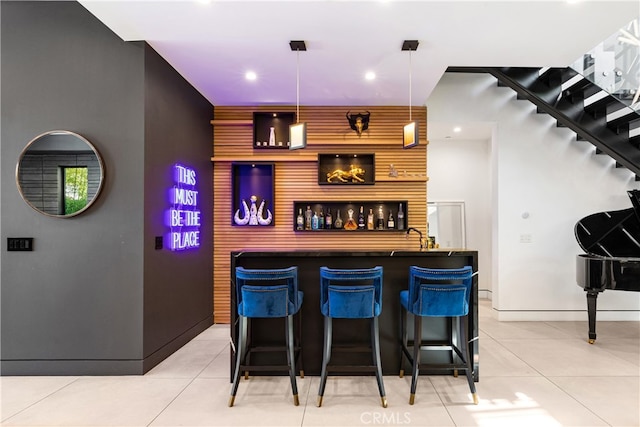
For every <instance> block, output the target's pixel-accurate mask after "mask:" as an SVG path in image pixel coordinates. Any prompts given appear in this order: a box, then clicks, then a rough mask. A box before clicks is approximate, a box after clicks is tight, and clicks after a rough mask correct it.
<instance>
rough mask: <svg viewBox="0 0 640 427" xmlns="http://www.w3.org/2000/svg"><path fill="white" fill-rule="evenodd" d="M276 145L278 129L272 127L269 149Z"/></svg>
mask: <svg viewBox="0 0 640 427" xmlns="http://www.w3.org/2000/svg"><path fill="white" fill-rule="evenodd" d="M275 145H276V128H274V127H273V126H271V127H270V128H269V147H275Z"/></svg>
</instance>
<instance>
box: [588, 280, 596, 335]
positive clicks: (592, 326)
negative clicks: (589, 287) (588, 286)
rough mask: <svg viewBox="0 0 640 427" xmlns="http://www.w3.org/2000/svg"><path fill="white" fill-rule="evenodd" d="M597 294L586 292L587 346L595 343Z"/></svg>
mask: <svg viewBox="0 0 640 427" xmlns="http://www.w3.org/2000/svg"><path fill="white" fill-rule="evenodd" d="M597 299H598V292H591V291H587V312H588V315H589V344H593V343H594V342H595V341H596V301H597Z"/></svg>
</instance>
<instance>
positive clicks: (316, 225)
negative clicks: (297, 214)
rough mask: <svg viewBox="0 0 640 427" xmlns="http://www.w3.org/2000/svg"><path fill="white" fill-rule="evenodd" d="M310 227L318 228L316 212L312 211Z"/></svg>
mask: <svg viewBox="0 0 640 427" xmlns="http://www.w3.org/2000/svg"><path fill="white" fill-rule="evenodd" d="M311 229H312V230H317V229H318V212H314V213H313V216H312V217H311Z"/></svg>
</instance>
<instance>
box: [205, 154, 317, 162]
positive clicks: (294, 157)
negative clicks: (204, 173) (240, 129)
mask: <svg viewBox="0 0 640 427" xmlns="http://www.w3.org/2000/svg"><path fill="white" fill-rule="evenodd" d="M211 161H212V162H214V163H216V162H317V161H318V156H317V155H316V154H299V153H291V154H288V155H287V154H283V155H273V156H269V155H265V156H260V155H256V156H244V157H243V156H213V157H211Z"/></svg>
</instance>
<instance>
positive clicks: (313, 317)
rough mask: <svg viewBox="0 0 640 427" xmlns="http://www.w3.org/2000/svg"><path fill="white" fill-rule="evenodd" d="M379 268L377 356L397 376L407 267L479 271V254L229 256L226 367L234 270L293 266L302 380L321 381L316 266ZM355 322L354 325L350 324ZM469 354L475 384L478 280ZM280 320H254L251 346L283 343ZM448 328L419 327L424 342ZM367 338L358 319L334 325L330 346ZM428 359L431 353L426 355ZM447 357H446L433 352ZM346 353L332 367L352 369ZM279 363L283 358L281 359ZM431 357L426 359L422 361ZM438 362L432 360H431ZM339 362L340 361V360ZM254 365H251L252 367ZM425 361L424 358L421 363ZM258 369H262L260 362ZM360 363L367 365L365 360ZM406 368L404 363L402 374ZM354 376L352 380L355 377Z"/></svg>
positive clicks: (436, 321)
mask: <svg viewBox="0 0 640 427" xmlns="http://www.w3.org/2000/svg"><path fill="white" fill-rule="evenodd" d="M378 265H379V266H382V267H383V268H384V279H383V291H382V314H381V315H380V318H379V324H380V351H381V358H382V370H383V373H384V374H385V375H393V374H396V375H397V374H398V373H399V369H400V344H399V343H400V297H399V294H400V291H401V290H404V289H407V286H408V280H409V267H410V266H412V265H417V266H419V267H429V268H458V267H463V266H465V265H470V266H471V267H472V268H473V271H474V272H477V271H478V252H477V251H473V250H465V249H459V250H458V249H455V250H444V249H428V250H421V251H407V250H402V251H392V250H389V251H381V250H375V251H362V250H360V251H347V250H345V251H338V250H335V251H334V250H331V251H309V250H301V251H255V252H254V251H246V252H232V253H231V325H232V328H231V338H232V340H233V344H234V345H233V346H232V349H231V367H232V368H233V364H234V361H235V354H234V351H233V348H235V343H236V340H237V334H238V330H237V319H238V315H237V309H236V295H235V267H244V268H284V267H291V266H298V288H299V290H301V291H303V292H304V301H303V303H302V308H301V314H302V318H301V320H302V334H301V335H302V349H303V366H304V371H305V374H308V375H320V370H321V367H322V342H323V334H324V331H323V317H322V314H321V313H320V272H319V269H320V267H321V266H327V267H331V268H370V267H375V266H378ZM354 320H356V321H355V322H354ZM468 322H469V325H468V326H469V328H468V331H469V340H470V343H469V354H470V355H472V357H473V365H474V379H475V381H478V373H479V369H478V368H479V367H478V339H477V338H478V276H477V274H476V275H474V277H473V290H472V292H471V301H470V305H469V316H468ZM284 331H285V326H284V320H283V319H255V320H254V321H253V322H252V327H251V340H252V341H253V343H254V344H260V345H273V344H274V343H279V342H284ZM448 333H449V331H448V322H446V321H445V320H444V319H440V318H428V319H426V320H425V324H424V326H423V337H424V338H426V339H428V340H433V341H437V340H444V339H446V337H447V334H448ZM369 337H370V329H369V322H368V321H366V320H364V321H361V320H360V319H334V346H335V345H339V343H341V342H342V343H354V342H355V343H358V342H362V343H363V344H367V345H368V343H369V342H370V341H369ZM430 353H433V352H430ZM437 353H448V352H444V351H441V352H437ZM259 356H263V357H264V363H265V364H271V363H274V360H278V361H279V362H275V363H276V364H277V363H280V364H282V359H280V358H278V359H274V358H273V357H275V355H272V358H271V359H269V358H268V357H266V355H259ZM347 356H348V354H347V353H340V352H336V351H334V352H333V355H332V358H331V363H332V364H340V363H346V364H351V363H356V362H354V361H352V360H351V359H350V358H347ZM282 357H284V356H282ZM367 357H368V359H367ZM429 357H431V356H430V355H429V354H427V358H426V360H429V359H428V358H429ZM436 357H437V356H436ZM342 359H344V360H342ZM255 360H256V359H253V360H252V362H253V361H255ZM424 360H425V357H423V362H424ZM259 363H262V359H261V360H260V362H259ZM364 363H369V364H370V363H371V356H370V355H366V357H365V359H364ZM407 369H408V364H407V362H406V361H405V371H406V370H407ZM353 374H357V373H356V372H354V373H353Z"/></svg>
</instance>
